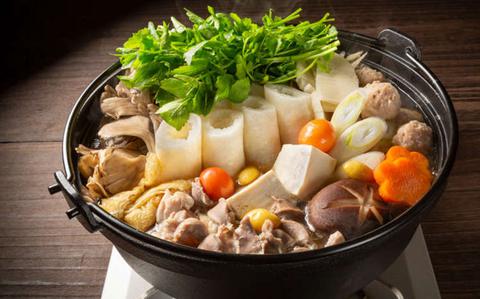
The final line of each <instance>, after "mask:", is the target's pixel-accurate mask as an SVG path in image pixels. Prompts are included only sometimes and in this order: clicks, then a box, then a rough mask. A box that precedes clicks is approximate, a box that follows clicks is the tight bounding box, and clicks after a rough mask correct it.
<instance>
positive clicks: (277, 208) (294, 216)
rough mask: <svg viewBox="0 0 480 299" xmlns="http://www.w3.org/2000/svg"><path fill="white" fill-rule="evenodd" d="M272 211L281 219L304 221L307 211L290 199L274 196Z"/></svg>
mask: <svg viewBox="0 0 480 299" xmlns="http://www.w3.org/2000/svg"><path fill="white" fill-rule="evenodd" d="M273 199H274V204H273V206H272V208H271V211H272V212H273V213H274V214H275V215H277V216H278V217H280V219H286V220H294V221H303V219H304V218H305V213H304V212H303V211H302V210H301V209H299V208H297V206H295V204H293V203H292V202H290V201H289V200H286V199H282V198H276V197H274V198H273Z"/></svg>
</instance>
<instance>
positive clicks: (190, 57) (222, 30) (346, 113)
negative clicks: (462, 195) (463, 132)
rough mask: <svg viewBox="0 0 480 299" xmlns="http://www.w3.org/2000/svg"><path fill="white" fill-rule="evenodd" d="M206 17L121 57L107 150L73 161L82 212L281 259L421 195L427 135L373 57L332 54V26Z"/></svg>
mask: <svg viewBox="0 0 480 299" xmlns="http://www.w3.org/2000/svg"><path fill="white" fill-rule="evenodd" d="M209 12H210V16H208V17H207V18H206V19H204V18H201V17H200V16H197V15H195V14H194V13H192V12H190V11H189V12H188V13H187V15H188V17H189V18H190V20H191V21H192V23H193V25H192V26H191V27H189V26H186V25H183V24H181V23H180V22H179V21H178V20H176V19H174V18H172V27H167V26H166V25H160V26H154V25H153V24H152V23H149V25H148V27H147V28H144V29H141V30H140V31H138V32H137V33H135V34H134V35H133V36H132V37H131V38H130V39H129V40H128V41H127V42H126V43H125V44H124V45H123V47H121V48H119V49H118V56H119V58H120V62H121V63H122V65H123V68H124V69H125V72H124V74H123V75H121V76H119V77H118V78H119V80H120V81H119V82H118V83H117V84H116V85H115V86H111V85H107V86H105V89H104V91H103V93H102V94H101V96H100V99H99V102H98V105H99V108H100V111H101V112H102V113H103V115H104V118H103V119H102V121H101V124H102V125H101V126H100V128H99V129H98V132H97V135H98V138H96V139H95V140H92V141H91V143H90V144H86V145H80V146H79V147H78V148H77V152H78V154H79V157H78V170H79V173H80V175H81V176H82V178H83V183H84V184H85V187H84V188H82V192H83V194H84V196H85V198H86V200H91V201H94V202H96V203H97V204H98V205H99V206H100V207H102V208H103V209H104V210H105V211H107V212H109V213H110V214H111V215H113V216H115V217H116V218H118V219H119V220H120V221H124V222H125V223H127V224H128V225H130V226H132V227H134V228H135V229H137V230H139V231H141V232H144V233H147V234H150V235H152V236H155V237H158V238H161V239H163V240H167V241H170V242H175V243H178V244H181V245H183V246H190V247H197V248H199V249H203V250H211V251H216V252H222V253H238V254H280V253H289V252H302V251H305V250H312V249H321V248H324V247H326V246H335V245H339V244H341V243H343V242H345V241H348V240H351V239H352V238H355V237H358V236H361V235H362V234H364V233H366V232H369V231H371V230H373V229H375V228H377V227H379V226H381V225H383V224H385V223H386V222H388V221H390V220H391V219H393V218H394V217H396V216H397V215H398V214H400V213H402V212H403V211H404V210H405V209H407V208H408V207H410V206H412V205H414V204H416V203H417V202H418V201H419V200H421V198H422V197H423V195H424V194H425V193H426V192H428V190H429V189H430V186H431V184H432V181H433V175H432V170H431V168H430V163H429V157H428V156H427V155H428V154H429V153H430V151H431V148H432V140H433V137H432V130H431V128H430V127H429V126H428V125H427V124H426V123H425V122H423V117H422V114H421V113H420V112H419V111H417V110H415V109H413V108H411V107H408V108H407V107H402V98H401V94H400V93H399V91H398V90H397V88H396V87H395V85H394V84H393V83H391V82H389V81H388V79H387V78H386V77H385V75H384V74H382V73H381V72H379V71H378V70H375V69H372V68H370V67H369V66H367V65H365V64H362V59H363V58H364V57H366V55H368V53H360V52H359V53H349V54H348V55H344V54H343V53H336V52H335V51H336V50H337V47H338V46H339V41H338V39H337V32H336V30H335V28H334V27H333V26H332V25H331V23H330V22H331V21H332V20H331V19H330V18H329V17H328V15H326V16H325V17H324V18H322V19H321V20H319V21H317V22H301V23H299V24H297V25H292V24H291V23H290V21H292V20H294V19H296V18H298V17H299V11H296V12H294V13H292V14H291V15H289V16H287V17H285V18H278V17H274V16H273V15H272V14H271V13H269V14H267V15H266V16H265V17H264V18H263V24H261V25H258V24H254V23H253V22H252V21H251V20H249V19H246V18H245V19H242V18H240V17H239V16H237V15H235V14H229V15H227V14H223V13H216V12H215V11H214V10H213V9H212V8H209ZM337 52H338V51H337ZM393 144H395V145H393ZM87 146H88V147H87Z"/></svg>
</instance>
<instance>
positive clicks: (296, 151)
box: [273, 144, 336, 200]
mask: <svg viewBox="0 0 480 299" xmlns="http://www.w3.org/2000/svg"><path fill="white" fill-rule="evenodd" d="M335 164H336V161H335V159H333V158H332V157H330V156H329V155H328V154H326V153H324V152H322V151H321V150H319V149H317V148H316V147H314V146H311V145H306V144H285V145H283V147H282V150H281V151H280V153H279V154H278V158H277V161H276V162H275V164H274V165H273V171H274V172H275V174H276V175H277V178H278V179H279V180H280V182H281V183H282V185H283V187H285V189H286V190H287V191H288V192H290V193H292V194H293V195H295V196H297V197H298V198H299V199H300V200H308V199H309V198H310V196H311V195H313V194H314V193H315V192H317V191H318V190H320V188H321V187H323V185H324V183H326V181H327V179H328V178H329V177H330V176H331V175H332V173H333V171H334V170H335Z"/></svg>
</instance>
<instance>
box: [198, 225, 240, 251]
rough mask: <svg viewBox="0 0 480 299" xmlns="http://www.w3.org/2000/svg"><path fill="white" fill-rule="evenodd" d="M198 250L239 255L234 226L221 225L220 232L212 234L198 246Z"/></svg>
mask: <svg viewBox="0 0 480 299" xmlns="http://www.w3.org/2000/svg"><path fill="white" fill-rule="evenodd" d="M198 248H200V249H205V250H212V251H217V252H225V253H237V252H238V242H237V240H236V239H235V236H234V231H233V226H232V225H220V226H218V231H217V232H215V233H210V234H209V235H208V236H207V237H206V238H205V239H204V240H203V241H202V243H200V245H198Z"/></svg>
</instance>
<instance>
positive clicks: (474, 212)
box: [0, 0, 480, 299]
mask: <svg viewBox="0 0 480 299" xmlns="http://www.w3.org/2000/svg"><path fill="white" fill-rule="evenodd" d="M208 3H209V4H210V5H212V6H214V7H216V8H217V9H218V10H224V11H230V10H232V9H233V10H235V11H237V12H238V13H239V14H240V15H244V16H251V17H254V18H258V17H259V16H261V15H263V13H264V11H265V10H266V9H268V8H269V7H274V8H276V9H277V11H278V12H279V13H280V14H286V13H287V12H290V11H291V10H293V8H296V7H302V8H304V12H303V15H304V17H305V18H306V19H312V20H313V19H317V18H319V17H320V16H321V15H322V14H323V13H324V12H326V11H329V12H331V13H332V14H333V15H334V16H335V17H336V19H337V21H336V25H337V27H339V28H342V29H346V30H350V31H357V32H360V33H364V34H367V35H371V36H375V35H376V34H377V33H378V32H379V31H380V30H382V29H384V28H386V27H394V28H397V29H399V30H401V31H402V32H406V33H408V34H409V35H410V36H412V37H414V38H415V39H416V40H417V41H418V43H419V44H420V45H421V49H422V54H423V61H424V62H425V63H426V64H427V66H429V67H430V68H431V69H432V70H433V71H434V72H435V73H436V74H437V75H438V77H439V78H440V80H441V81H442V82H443V84H444V85H445V87H446V88H447V90H448V92H449V94H450V96H451V97H452V100H453V101H454V105H455V109H456V111H457V115H458V118H459V126H460V146H459V152H458V155H457V162H456V165H455V168H454V170H453V172H452V174H451V177H450V183H449V186H448V188H447V190H446V191H445V194H444V196H443V198H442V200H441V201H440V202H439V204H438V205H437V206H436V208H435V210H434V211H433V212H432V213H431V214H430V215H429V216H428V217H427V219H425V221H424V222H423V229H424V233H425V237H426V240H427V244H428V246H429V250H430V255H431V259H432V263H433V265H434V269H435V272H436V275H437V279H438V283H439V286H440V290H441V292H442V295H443V297H444V298H455V299H457V298H480V196H479V194H480V157H479V155H478V152H479V149H480V74H479V72H480V9H479V7H480V6H479V4H478V2H477V1H420V2H419V1H398V0H397V1H258V0H257V1H251V0H247V1H228V2H227V1H210V2H208ZM183 7H188V8H190V9H192V10H194V11H196V12H198V13H199V14H201V15H202V14H204V13H205V12H206V3H205V2H203V1H149V2H147V1H142V0H135V1H129V2H121V1H99V0H97V1H92V0H86V1H85V0H84V1H7V2H2V4H1V8H0V14H1V15H0V22H1V23H0V26H1V28H2V33H3V35H2V39H1V40H2V41H1V43H0V51H1V55H0V57H1V58H2V60H1V66H2V68H1V72H0V73H1V80H0V194H1V195H0V297H2V298H12V297H38V298H50V297H56V298H66V297H68V298H86V297H88V298H90V297H92V298H98V297H99V296H100V294H101V290H102V286H103V280H104V277H105V273H106V268H107V263H108V258H109V256H110V250H111V245H110V244H109V243H108V241H106V240H105V239H104V238H103V237H102V236H100V235H99V234H94V235H90V234H89V233H87V232H86V231H85V230H84V229H83V228H82V227H81V226H80V225H79V224H78V223H77V222H76V221H68V220H67V218H66V216H65V214H64V211H65V210H66V209H67V207H66V203H65V202H64V200H63V199H62V197H61V196H60V195H56V196H54V197H51V196H50V195H48V193H47V190H46V187H47V186H48V185H49V184H51V183H52V182H53V176H52V173H53V171H54V170H57V169H61V168H62V166H61V140H62V131H63V126H64V124H65V120H66V117H67V115H68V112H69V110H70V109H71V108H72V106H73V103H74V102H75V100H76V98H77V97H78V96H79V95H80V93H81V92H82V90H83V89H84V88H85V87H86V85H87V84H88V83H89V82H90V81H92V80H93V79H94V78H95V77H96V76H97V75H98V74H99V73H100V72H101V71H102V70H103V69H105V68H106V67H108V66H109V65H110V64H111V63H113V62H114V61H115V57H114V56H112V55H110V54H111V53H114V51H115V47H117V46H119V45H120V44H121V43H122V42H123V41H124V40H125V39H126V38H128V37H129V36H130V35H131V33H132V32H133V31H136V30H137V29H139V28H141V27H143V26H145V25H146V23H147V22H148V21H149V20H152V21H154V22H156V23H158V22H160V21H162V20H164V19H167V18H168V17H169V16H172V15H173V16H176V17H177V18H179V19H180V20H185V19H184V17H183V15H182V8H183Z"/></svg>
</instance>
